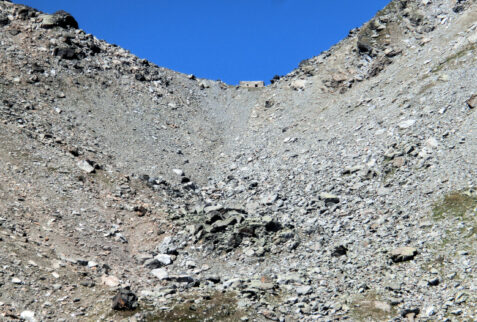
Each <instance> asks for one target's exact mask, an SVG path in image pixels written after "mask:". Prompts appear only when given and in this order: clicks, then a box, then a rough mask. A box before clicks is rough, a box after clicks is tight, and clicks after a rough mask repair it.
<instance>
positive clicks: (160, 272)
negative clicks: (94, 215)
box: [151, 268, 169, 281]
mask: <svg viewBox="0 0 477 322" xmlns="http://www.w3.org/2000/svg"><path fill="white" fill-rule="evenodd" d="M151 274H152V275H154V276H155V277H157V278H158V279H159V280H161V281H162V280H165V279H167V278H168V277H169V274H168V273H167V271H166V270H165V269H162V268H156V269H153V270H152V271H151Z"/></svg>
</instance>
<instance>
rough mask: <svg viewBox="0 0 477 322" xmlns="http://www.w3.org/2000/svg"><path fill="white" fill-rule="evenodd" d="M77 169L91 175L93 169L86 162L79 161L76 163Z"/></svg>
mask: <svg viewBox="0 0 477 322" xmlns="http://www.w3.org/2000/svg"><path fill="white" fill-rule="evenodd" d="M76 165H77V166H78V168H80V169H81V170H83V171H84V172H86V173H93V172H94V167H93V166H92V165H91V164H90V163H89V162H88V161H87V160H81V161H78V163H76Z"/></svg>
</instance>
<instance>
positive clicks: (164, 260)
mask: <svg viewBox="0 0 477 322" xmlns="http://www.w3.org/2000/svg"><path fill="white" fill-rule="evenodd" d="M154 258H155V259H157V260H158V261H159V263H161V264H162V265H164V266H166V265H171V264H172V258H171V256H170V255H166V254H159V255H157V256H156V257H154Z"/></svg>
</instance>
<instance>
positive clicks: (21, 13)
mask: <svg viewBox="0 0 477 322" xmlns="http://www.w3.org/2000/svg"><path fill="white" fill-rule="evenodd" d="M15 11H16V12H15V13H16V16H17V17H19V18H20V19H22V20H27V19H30V18H33V17H35V15H36V14H37V12H36V10H35V9H33V8H31V7H29V6H24V5H21V6H19V7H17V9H16V10H15Z"/></svg>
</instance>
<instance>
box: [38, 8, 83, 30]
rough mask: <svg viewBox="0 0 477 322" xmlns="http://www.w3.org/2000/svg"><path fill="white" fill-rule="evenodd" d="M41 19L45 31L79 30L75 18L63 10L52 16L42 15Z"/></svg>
mask: <svg viewBox="0 0 477 322" xmlns="http://www.w3.org/2000/svg"><path fill="white" fill-rule="evenodd" d="M40 18H41V27H42V28H45V29H51V28H55V27H60V28H65V29H67V28H74V29H78V22H77V21H76V20H75V18H74V17H73V16H72V15H71V14H69V13H68V12H66V11H63V10H60V11H57V12H55V13H54V14H52V15H47V14H43V15H40Z"/></svg>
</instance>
